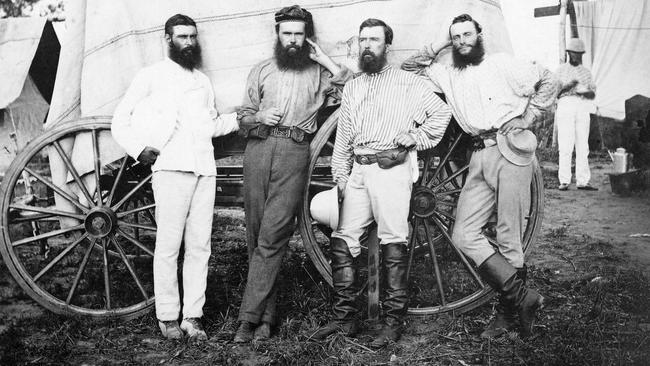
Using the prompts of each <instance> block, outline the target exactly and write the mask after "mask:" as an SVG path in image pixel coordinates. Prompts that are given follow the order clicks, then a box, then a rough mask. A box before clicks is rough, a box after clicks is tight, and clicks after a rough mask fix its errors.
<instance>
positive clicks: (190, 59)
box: [169, 42, 202, 71]
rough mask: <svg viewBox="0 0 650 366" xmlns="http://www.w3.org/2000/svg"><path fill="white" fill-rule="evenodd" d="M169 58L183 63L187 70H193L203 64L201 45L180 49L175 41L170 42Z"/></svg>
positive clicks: (180, 63) (182, 65)
mask: <svg viewBox="0 0 650 366" xmlns="http://www.w3.org/2000/svg"><path fill="white" fill-rule="evenodd" d="M169 58H170V59H171V60H172V61H174V62H176V63H177V64H179V65H181V67H182V68H184V69H186V70H190V71H191V70H193V69H196V68H198V67H200V66H201V61H202V58H201V46H199V45H198V44H197V45H196V46H187V47H185V48H184V49H182V50H181V49H180V48H179V47H177V46H176V45H175V44H174V43H173V42H170V43H169Z"/></svg>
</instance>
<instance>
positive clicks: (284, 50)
mask: <svg viewBox="0 0 650 366" xmlns="http://www.w3.org/2000/svg"><path fill="white" fill-rule="evenodd" d="M273 54H274V55H275V61H276V62H277V64H278V67H280V68H281V69H290V70H303V69H305V68H306V67H307V66H309V65H311V64H312V63H314V61H312V59H311V58H309V47H305V46H304V45H303V46H302V47H298V46H291V45H289V46H287V47H284V46H282V43H280V40H279V39H278V40H277V41H276V42H275V47H274V49H273Z"/></svg>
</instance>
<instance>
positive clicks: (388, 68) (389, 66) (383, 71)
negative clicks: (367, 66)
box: [364, 64, 393, 77]
mask: <svg viewBox="0 0 650 366" xmlns="http://www.w3.org/2000/svg"><path fill="white" fill-rule="evenodd" d="M392 68H393V67H392V66H391V65H389V64H386V65H384V67H382V68H381V70H379V71H377V72H373V73H370V74H368V73H365V72H364V74H365V75H366V76H368V77H373V76H377V75H381V74H383V73H385V72H386V71H388V70H390V69H392Z"/></svg>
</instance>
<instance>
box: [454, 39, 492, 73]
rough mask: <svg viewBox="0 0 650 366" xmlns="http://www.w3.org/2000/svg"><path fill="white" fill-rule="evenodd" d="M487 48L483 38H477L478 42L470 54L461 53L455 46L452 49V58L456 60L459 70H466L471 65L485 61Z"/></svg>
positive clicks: (455, 64) (456, 66)
mask: <svg viewBox="0 0 650 366" xmlns="http://www.w3.org/2000/svg"><path fill="white" fill-rule="evenodd" d="M483 56H485V48H483V38H478V39H476V44H475V45H474V46H473V47H472V49H471V50H470V51H469V53H468V54H466V55H463V54H461V53H460V52H459V51H458V50H457V49H456V48H455V47H454V48H452V50H451V58H452V60H453V61H454V67H455V68H456V69H458V70H464V69H465V68H466V67H467V66H469V65H478V64H480V63H481V62H483Z"/></svg>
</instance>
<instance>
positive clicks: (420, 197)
mask: <svg viewBox="0 0 650 366" xmlns="http://www.w3.org/2000/svg"><path fill="white" fill-rule="evenodd" d="M435 209H436V195H435V194H434V193H433V190H431V188H428V187H423V186H417V187H415V189H414V190H413V196H412V197H411V210H413V214H415V216H417V217H422V218H425V217H430V216H431V215H433V213H434V211H435Z"/></svg>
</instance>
